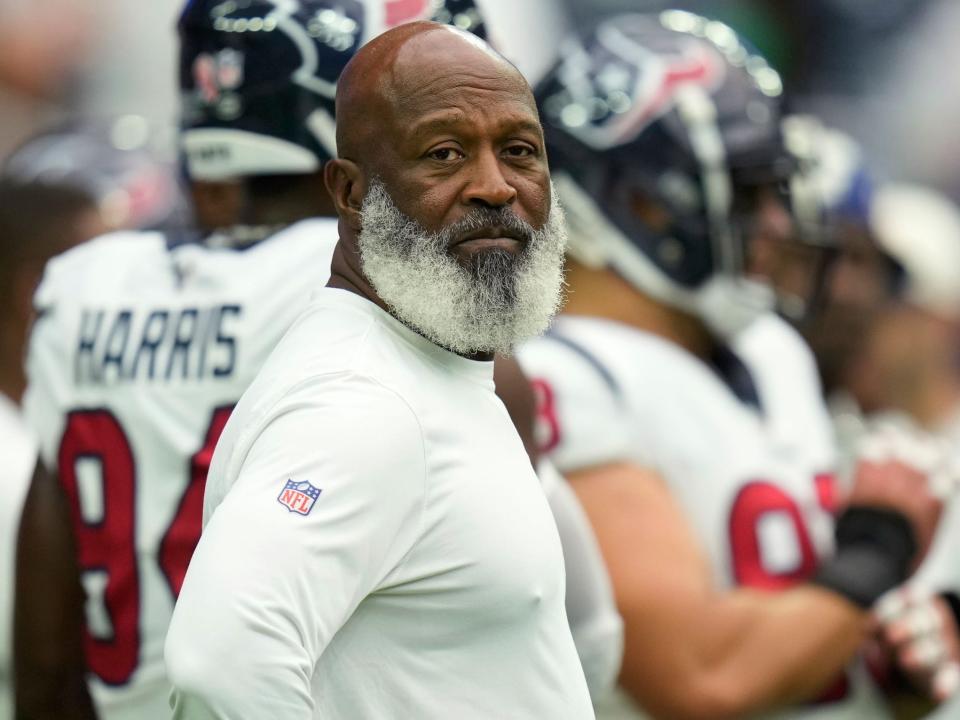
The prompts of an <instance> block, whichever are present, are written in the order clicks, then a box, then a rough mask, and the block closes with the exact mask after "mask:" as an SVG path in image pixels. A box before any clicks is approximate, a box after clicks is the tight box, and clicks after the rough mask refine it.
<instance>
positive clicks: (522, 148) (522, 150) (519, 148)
mask: <svg viewBox="0 0 960 720" xmlns="http://www.w3.org/2000/svg"><path fill="white" fill-rule="evenodd" d="M506 152H507V155H509V156H510V157H517V158H521V157H530V156H531V155H534V154H535V153H534V149H533V148H532V147H530V146H529V145H511V146H510V147H508V148H507V151H506Z"/></svg>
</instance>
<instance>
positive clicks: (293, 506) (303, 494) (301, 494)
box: [277, 480, 320, 515]
mask: <svg viewBox="0 0 960 720" xmlns="http://www.w3.org/2000/svg"><path fill="white" fill-rule="evenodd" d="M318 497H320V488H318V487H314V486H313V485H311V484H310V483H308V482H307V481H306V480H301V481H300V482H297V481H295V480H287V484H286V485H284V487H283V490H282V491H281V493H280V496H279V497H278V498H277V502H279V503H280V504H281V505H284V506H285V507H286V508H287V510H289V511H290V512H295V513H300V514H301V515H308V514H309V513H310V511H311V510H312V509H313V504H314V503H315V502H316V501H317V498H318Z"/></svg>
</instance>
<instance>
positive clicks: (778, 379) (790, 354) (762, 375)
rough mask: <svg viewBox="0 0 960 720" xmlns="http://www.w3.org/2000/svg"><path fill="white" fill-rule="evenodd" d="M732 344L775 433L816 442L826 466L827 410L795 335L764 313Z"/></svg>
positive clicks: (805, 349) (830, 450) (811, 362)
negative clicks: (754, 387) (747, 371)
mask: <svg viewBox="0 0 960 720" xmlns="http://www.w3.org/2000/svg"><path fill="white" fill-rule="evenodd" d="M732 349H733V351H734V352H735V353H736V355H737V356H738V357H739V358H740V359H741V360H742V361H743V363H744V364H745V365H746V367H747V368H748V370H749V371H750V374H751V377H752V378H753V380H754V382H755V384H756V386H757V391H758V393H759V395H760V398H761V402H762V405H763V409H764V412H765V415H766V419H767V424H768V427H769V429H770V430H771V432H773V434H774V436H775V438H777V439H778V440H779V441H780V442H782V443H787V444H791V445H792V444H796V443H803V444H804V446H805V447H807V448H816V449H817V453H818V455H819V456H820V457H821V458H822V460H821V462H822V463H823V464H824V466H832V464H833V462H834V461H835V459H836V458H835V455H836V451H835V447H834V445H835V442H834V437H833V430H832V426H831V422H830V415H829V412H828V411H827V406H826V402H825V400H824V398H823V388H822V386H821V383H820V375H819V372H818V370H817V363H816V359H815V358H814V356H813V352H812V351H811V350H810V348H809V346H808V345H807V343H806V341H805V340H804V339H803V338H802V337H801V335H800V334H799V333H798V332H797V331H796V330H795V329H794V328H793V327H792V326H791V325H790V324H789V323H787V322H786V321H785V320H783V319H782V318H780V317H779V316H777V315H775V314H773V313H770V314H768V315H766V316H763V317H761V318H759V319H758V320H757V321H756V322H754V323H753V324H752V325H751V326H750V327H748V328H747V329H746V330H744V331H743V333H741V335H740V336H738V337H737V338H736V339H735V340H734V343H733V348H732Z"/></svg>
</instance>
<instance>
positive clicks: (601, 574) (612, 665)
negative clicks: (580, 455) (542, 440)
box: [537, 460, 623, 704]
mask: <svg viewBox="0 0 960 720" xmlns="http://www.w3.org/2000/svg"><path fill="white" fill-rule="evenodd" d="M537 475H538V476H539V477H540V481H541V483H542V485H543V491H544V494H546V496H547V501H548V502H549V503H550V510H551V511H552V512H553V518H554V521H555V522H556V523H557V531H558V532H559V534H560V543H561V544H562V546H563V560H564V568H565V570H566V575H567V594H566V609H567V621H568V622H569V623H570V632H571V634H572V635H573V642H574V644H575V645H576V646H577V654H578V655H579V656H580V664H581V665H583V673H584V675H585V676H586V678H587V687H588V688H589V689H590V697H591V698H593V701H594V704H596V703H598V702H599V701H600V699H601V698H603V697H604V696H605V695H606V694H607V693H609V692H610V691H611V690H612V689H613V687H614V686H615V685H616V682H617V676H618V675H619V673H620V662H621V660H622V658H623V620H622V619H621V618H620V613H619V612H618V610H617V604H616V601H615V600H614V596H613V586H612V585H611V583H610V577H609V575H608V574H607V568H606V565H605V564H604V561H603V555H602V554H601V553H600V546H599V545H598V544H597V539H596V536H595V535H594V534H593V528H591V527H590V521H589V520H588V519H587V515H586V513H585V512H584V511H583V508H582V507H581V506H580V501H579V500H578V499H577V496H576V494H575V493H574V492H573V489H572V488H571V487H570V486H569V485H568V484H567V481H566V480H564V479H563V477H562V476H561V475H560V474H559V473H558V472H557V470H556V469H555V468H554V467H553V465H552V464H551V463H550V461H549V460H541V461H540V463H539V465H538V466H537Z"/></svg>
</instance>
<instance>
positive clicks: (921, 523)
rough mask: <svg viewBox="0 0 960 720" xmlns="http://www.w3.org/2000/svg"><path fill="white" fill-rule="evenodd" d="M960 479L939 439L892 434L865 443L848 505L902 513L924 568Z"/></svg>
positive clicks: (917, 556) (882, 435)
mask: <svg viewBox="0 0 960 720" xmlns="http://www.w3.org/2000/svg"><path fill="white" fill-rule="evenodd" d="M956 477H958V475H957V474H956V473H953V471H952V467H949V466H948V463H947V461H946V455H945V453H944V452H943V449H942V446H941V445H940V443H939V441H938V440H936V439H934V438H932V437H929V436H925V435H921V434H916V433H911V434H907V433H906V432H902V431H899V432H897V431H893V430H887V431H886V432H884V433H878V434H876V435H875V436H873V437H871V438H869V439H868V440H867V441H866V442H865V443H864V446H863V449H862V452H861V460H860V462H859V463H858V465H857V468H856V472H855V475H854V481H853V487H852V489H851V491H850V495H849V497H848V504H850V505H861V506H867V507H875V508H881V509H889V510H896V511H898V512H900V513H901V514H903V515H904V516H905V517H906V518H907V520H908V521H909V522H910V524H911V526H912V527H913V531H914V536H915V539H916V542H917V554H916V559H915V563H916V564H919V562H920V560H922V559H923V557H924V556H925V555H926V553H927V550H928V549H929V548H930V544H931V542H932V540H933V535H934V533H935V532H936V528H937V524H938V522H939V520H940V514H941V512H942V511H943V498H944V497H946V496H947V495H949V494H950V493H951V492H952V490H953V486H954V484H955V478H956Z"/></svg>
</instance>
